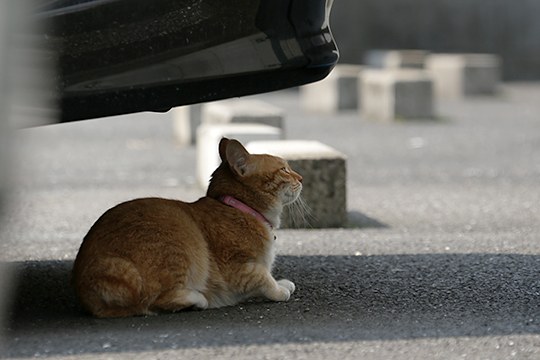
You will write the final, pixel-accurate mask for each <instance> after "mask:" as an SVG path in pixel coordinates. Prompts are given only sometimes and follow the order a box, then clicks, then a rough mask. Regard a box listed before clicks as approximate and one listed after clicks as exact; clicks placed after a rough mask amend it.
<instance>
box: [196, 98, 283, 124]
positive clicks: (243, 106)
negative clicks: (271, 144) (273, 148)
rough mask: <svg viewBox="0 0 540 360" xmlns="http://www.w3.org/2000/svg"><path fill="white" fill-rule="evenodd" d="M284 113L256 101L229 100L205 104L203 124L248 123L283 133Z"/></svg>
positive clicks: (277, 108)
mask: <svg viewBox="0 0 540 360" xmlns="http://www.w3.org/2000/svg"><path fill="white" fill-rule="evenodd" d="M283 118H284V111H283V110H282V109H280V108H279V107H277V106H274V105H271V104H268V103H266V102H264V101H261V100H256V99H230V100H223V101H216V102H211V103H208V104H205V105H204V107H203V110H202V123H203V124H229V123H242V124H244V123H249V124H263V125H269V126H273V127H276V128H279V129H281V130H282V131H283V127H284V121H283Z"/></svg>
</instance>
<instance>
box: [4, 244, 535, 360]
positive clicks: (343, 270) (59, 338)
mask: <svg viewBox="0 0 540 360" xmlns="http://www.w3.org/2000/svg"><path fill="white" fill-rule="evenodd" d="M14 265H15V267H16V269H17V271H16V279H17V280H16V287H15V291H14V292H13V296H12V297H11V300H12V302H11V304H12V306H11V311H10V312H9V322H8V331H7V343H8V353H9V356H25V355H28V354H34V353H40V352H42V351H44V349H43V347H47V349H48V351H49V354H58V355H60V354H66V353H67V352H69V351H73V348H74V347H78V350H77V351H78V352H83V353H99V352H107V351H115V352H125V351H143V350H148V349H154V350H155V349H171V348H173V349H174V348H179V347H180V348H182V347H184V348H188V347H203V346H227V345H237V344H265V343H269V342H270V343H280V342H283V343H285V342H306V341H324V342H332V341H354V340H366V339H403V338H420V337H439V336H445V337H446V336H487V335H505V334H512V333H520V334H522V333H534V334H538V333H540V324H539V323H538V319H539V318H540V306H539V301H538V300H539V295H538V294H540V277H539V276H538V269H540V256H538V255H518V254H420V255H381V256H281V257H278V259H277V261H276V267H275V274H276V277H278V278H281V277H287V278H289V279H290V280H292V281H294V282H295V283H296V285H297V291H296V292H295V294H293V297H292V298H291V299H290V300H289V302H286V303H271V302H266V301H251V302H248V303H245V304H241V305H238V306H233V307H227V308H222V309H214V310H206V311H186V312H182V313H177V314H162V315H158V316H151V317H134V318H127V319H106V320H100V319H94V318H92V317H90V316H88V315H86V314H85V313H84V312H82V311H81V309H80V308H79V306H78V305H77V302H76V299H75V296H74V294H73V291H72V290H71V287H70V284H69V281H70V270H71V266H72V262H71V261H42V262H40V261H30V262H24V263H17V264H14ZM107 337H111V338H112V339H114V342H105V343H104V342H103V339H104V338H105V339H106V338H107ZM81 343H84V345H83V346H80V344H81Z"/></svg>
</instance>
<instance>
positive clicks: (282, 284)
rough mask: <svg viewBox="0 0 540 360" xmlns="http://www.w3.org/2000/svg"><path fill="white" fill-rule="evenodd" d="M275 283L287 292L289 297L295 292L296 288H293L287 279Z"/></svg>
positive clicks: (292, 284)
mask: <svg viewBox="0 0 540 360" xmlns="http://www.w3.org/2000/svg"><path fill="white" fill-rule="evenodd" d="M277 283H278V285H279V286H280V287H282V288H284V289H286V290H287V291H288V292H289V296H290V295H291V294H292V293H294V290H296V286H294V283H293V282H292V281H289V280H287V279H282V280H279V281H278V282H277Z"/></svg>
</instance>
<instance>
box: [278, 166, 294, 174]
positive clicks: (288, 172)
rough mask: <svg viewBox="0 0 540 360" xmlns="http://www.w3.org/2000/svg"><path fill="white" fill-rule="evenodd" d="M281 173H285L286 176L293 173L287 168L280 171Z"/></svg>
mask: <svg viewBox="0 0 540 360" xmlns="http://www.w3.org/2000/svg"><path fill="white" fill-rule="evenodd" d="M280 170H281V171H283V172H285V173H286V174H290V173H291V172H290V171H289V169H287V168H286V167H282V168H281V169H280Z"/></svg>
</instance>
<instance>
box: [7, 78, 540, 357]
mask: <svg viewBox="0 0 540 360" xmlns="http://www.w3.org/2000/svg"><path fill="white" fill-rule="evenodd" d="M257 98H259V99H261V100H264V101H268V102H270V103H273V104H275V105H277V106H280V107H282V108H284V109H286V114H287V118H286V134H287V138H289V139H314V140H319V141H321V142H323V143H325V144H328V145H330V146H333V147H335V148H336V149H337V150H339V151H341V152H343V153H344V154H346V155H347V157H348V160H347V171H348V183H347V192H348V196H347V201H348V213H349V224H348V226H347V227H345V228H340V229H320V230H318V229H302V230H278V232H277V246H278V257H277V259H276V264H275V274H276V277H278V278H281V277H285V278H288V279H290V280H292V281H293V282H295V284H296V286H297V291H296V292H295V293H294V294H293V296H292V298H291V300H290V301H289V302H287V303H270V302H265V301H258V300H256V301H250V302H247V303H244V304H241V305H238V306H233V307H227V308H222V309H215V310H206V311H186V312H181V313H176V314H163V315H159V316H152V317H134V318H128V319H106V320H99V319H94V318H92V317H89V316H88V315H86V314H84V313H83V312H82V311H81V310H80V308H79V306H78V304H77V302H76V300H75V298H74V295H73V292H72V290H71V288H70V285H69V272H70V269H71V266H72V262H73V259H74V257H75V255H76V252H77V250H78V247H79V245H80V243H81V241H82V238H83V236H84V234H85V233H86V232H87V231H88V229H89V227H90V226H91V225H92V223H93V222H94V221H95V220H96V219H97V217H99V216H100V215H101V214H102V213H103V212H104V211H105V210H106V209H107V208H109V207H111V206H113V205H115V204H117V203H118V202H121V201H124V200H128V199H132V198H136V197H142V196H162V197H169V198H178V199H182V200H186V201H191V200H195V199H197V198H198V197H200V196H202V195H203V191H202V190H201V189H199V188H198V187H197V184H196V181H195V165H196V164H195V155H196V154H195V149H194V148H193V147H180V146H178V145H176V144H175V140H174V136H173V133H172V124H171V114H170V113H166V114H152V113H141V114H134V115H130V116H124V117H114V118H108V119H96V120H91V121H84V122H79V123H72V124H63V125H53V126H46V127H40V128H33V129H26V130H22V131H19V132H18V133H17V134H16V139H14V140H15V142H16V143H17V144H18V153H19V156H18V158H17V161H16V170H17V173H18V177H17V179H18V180H17V187H16V188H15V190H14V191H13V193H12V194H11V197H10V200H11V204H12V206H11V207H10V208H9V209H8V210H7V211H5V216H4V222H3V224H2V232H1V236H2V241H1V243H0V261H1V262H2V263H3V265H7V266H8V267H9V268H10V269H11V272H12V274H13V276H12V278H13V279H14V281H13V284H12V287H11V289H3V294H4V295H6V294H7V298H8V301H9V302H10V304H11V305H10V306H9V307H8V309H7V312H6V314H7V315H6V318H7V321H6V322H5V323H4V325H3V328H4V331H3V349H2V352H1V355H0V358H16V359H23V358H34V357H45V358H48V359H183V358H185V359H221V358H224V359H315V360H316V359H329V358H330V359H511V358H515V359H539V358H540V101H539V100H540V83H513V84H505V85H504V86H503V87H502V88H501V93H500V94H499V95H498V96H496V97H491V98H490V97H486V98H475V99H467V100H462V101H453V102H443V103H440V104H438V113H439V118H438V119H437V120H436V121H413V122H403V121H402V122H396V123H386V124H385V123H377V122H372V121H369V120H368V119H364V118H362V117H361V116H359V115H358V114H357V113H356V112H353V111H348V112H343V113H339V114H311V113H306V112H304V111H302V109H301V108H300V105H299V104H300V102H299V98H298V93H297V92H295V91H293V90H289V91H282V92H277V93H272V94H265V95H259V96H257Z"/></svg>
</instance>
